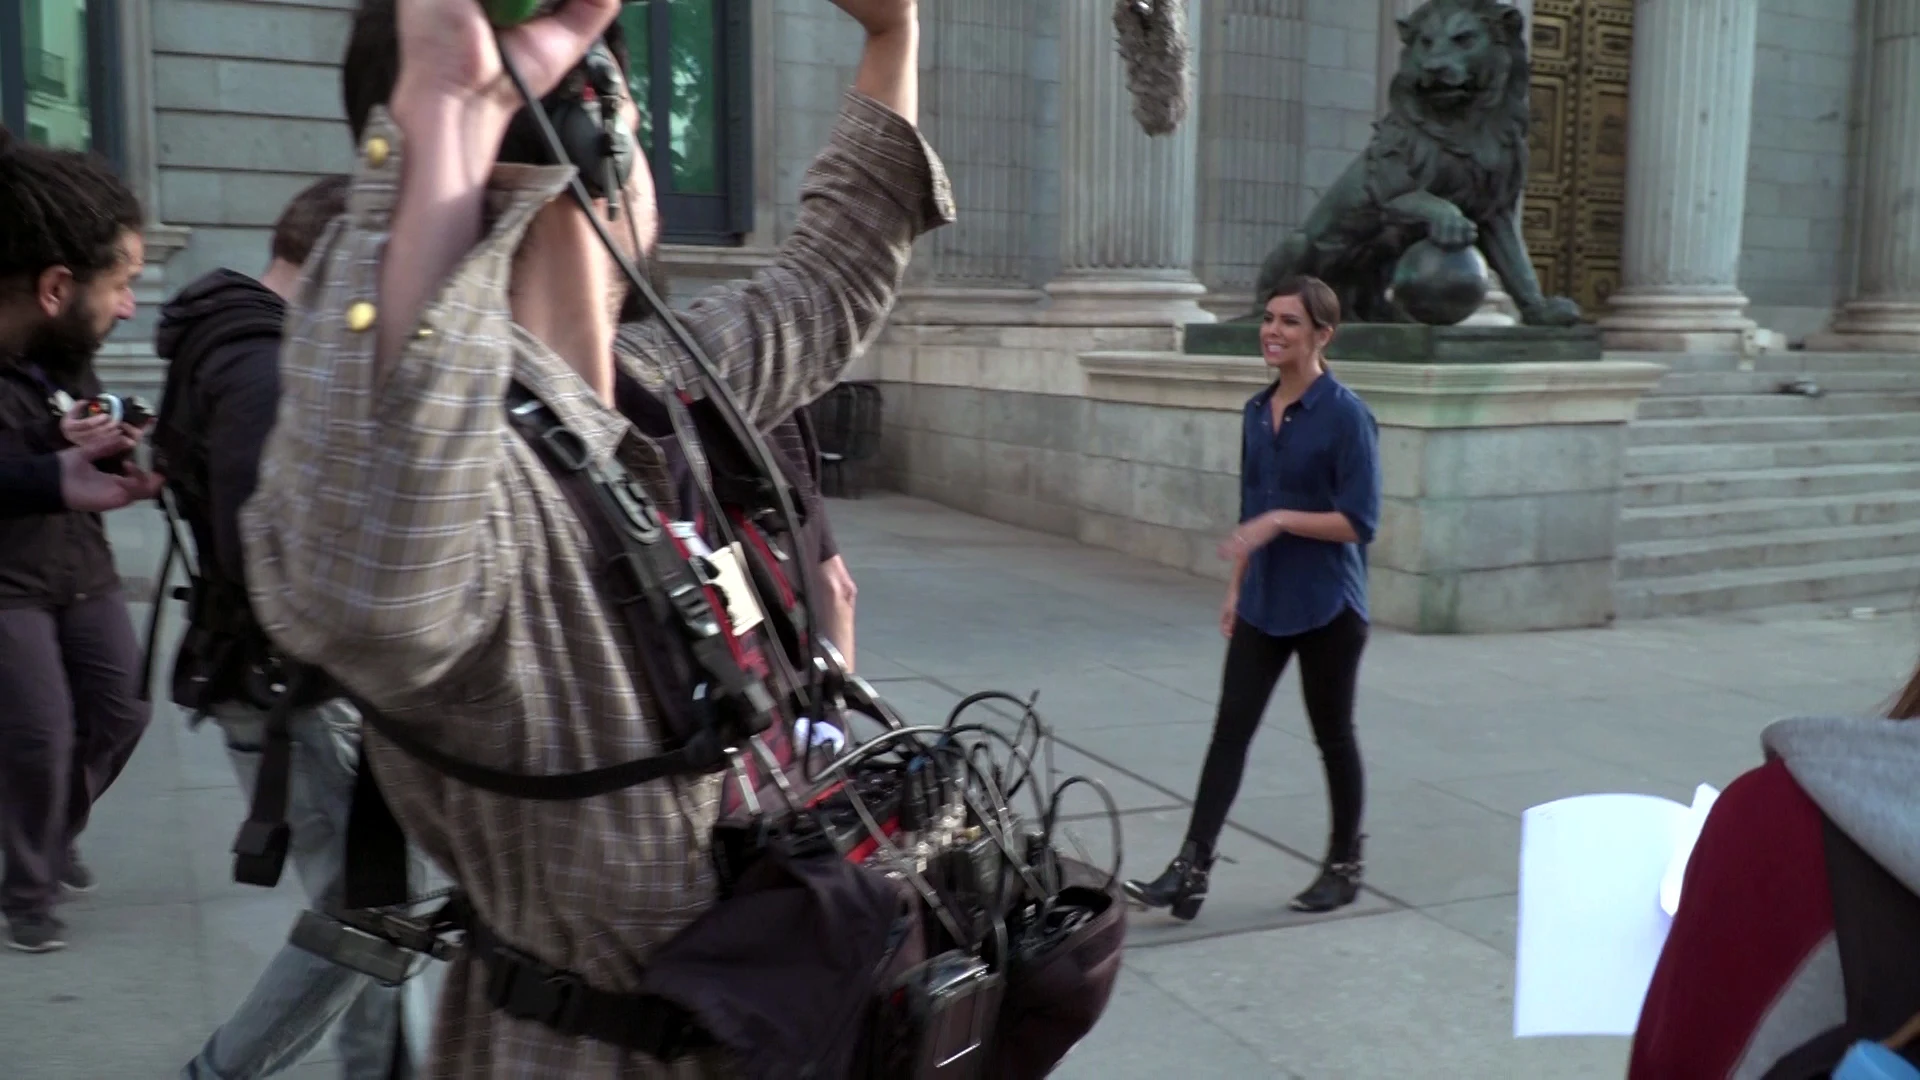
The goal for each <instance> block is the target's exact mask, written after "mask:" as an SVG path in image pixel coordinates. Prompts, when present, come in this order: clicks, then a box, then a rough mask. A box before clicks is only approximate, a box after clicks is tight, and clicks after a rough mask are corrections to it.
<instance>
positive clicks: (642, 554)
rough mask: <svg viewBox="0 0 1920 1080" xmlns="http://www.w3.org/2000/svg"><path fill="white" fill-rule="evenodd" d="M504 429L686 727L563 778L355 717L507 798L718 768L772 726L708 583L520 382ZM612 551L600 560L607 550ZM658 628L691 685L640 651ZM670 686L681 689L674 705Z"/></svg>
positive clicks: (765, 695)
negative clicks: (583, 532) (556, 497)
mask: <svg viewBox="0 0 1920 1080" xmlns="http://www.w3.org/2000/svg"><path fill="white" fill-rule="evenodd" d="M507 415H508V417H509V419H510V420H511V421H512V423H513V425H514V427H515V428H516V429H518V430H519V431H520V433H521V435H522V436H523V437H525V438H526V440H527V441H528V443H529V444H531V445H532V446H533V447H534V449H535V451H536V452H538V453H539V454H540V456H541V457H542V459H543V460H544V461H545V462H546V463H547V465H548V466H549V467H550V468H551V469H552V470H553V472H554V476H555V479H556V480H557V481H558V482H559V484H560V487H561V488H562V490H563V491H565V492H566V494H567V496H568V499H569V501H571V502H573V503H574V506H575V510H576V512H577V513H578V514H579V515H580V517H581V519H582V520H583V522H585V523H586V524H587V526H588V528H589V530H590V532H591V533H592V534H593V540H594V545H593V546H594V550H595V551H596V552H599V553H600V554H602V555H604V556H608V557H607V561H606V565H605V567H604V572H605V573H606V574H607V575H608V577H609V578H610V579H611V580H610V581H608V582H606V584H607V585H608V586H609V588H608V594H609V596H610V598H611V600H612V602H613V604H614V606H615V607H617V608H618V609H619V611H620V613H621V615H622V616H623V617H624V618H625V619H626V620H627V623H628V626H629V628H630V630H631V631H632V635H633V637H634V646H635V649H634V651H635V652H636V653H637V654H638V660H639V665H640V667H641V669H642V671H641V673H642V674H643V675H645V676H646V677H647V679H648V681H649V682H650V683H651V684H652V687H653V689H654V697H655V699H656V701H657V703H658V705H659V707H660V708H661V709H662V710H663V711H664V712H667V713H669V714H672V713H674V712H675V711H676V710H680V711H682V712H684V713H685V714H687V716H686V719H687V720H688V722H687V723H684V724H682V725H681V730H679V731H676V732H674V733H673V734H674V736H675V738H676V741H678V742H679V745H678V746H676V747H675V748H674V749H673V750H670V751H668V752H666V753H662V754H657V755H654V756H652V757H647V758H639V759H636V760H633V761H626V762H621V763H619V764H616V765H607V766H603V767H601V768H597V769H588V770H584V771H580V772H571V773H549V774H530V773H515V772H507V771H505V770H501V769H495V768H492V767H491V766H486V765H481V764H478V763H476V762H472V761H465V760H462V759H460V758H457V757H454V756H453V755H451V754H447V753H445V752H444V751H441V750H439V749H437V748H435V747H433V746H431V745H429V744H428V743H426V742H425V741H423V740H422V739H420V738H418V737H417V736H415V735H414V734H412V733H411V732H409V731H407V730H406V729H405V728H403V727H401V726H400V725H398V724H396V723H394V722H393V720H392V719H391V718H390V717H388V716H386V715H384V714H382V713H381V712H380V711H379V710H377V709H375V708H373V707H371V706H370V705H368V704H367V703H365V702H360V701H356V702H355V704H356V705H358V706H359V707H360V710H361V714H362V718H363V719H364V720H365V721H366V723H367V724H368V725H370V726H371V727H372V728H373V729H374V730H375V731H378V732H379V733H380V734H381V735H382V736H384V737H386V738H387V739H388V740H390V741H391V742H392V743H393V744H394V745H395V746H397V747H399V748H400V749H401V750H402V751H404V752H405V753H406V754H408V755H409V756H411V757H413V758H416V759H417V760H419V761H420V762H422V763H423V764H425V765H427V766H428V767H429V768H432V769H434V770H435V771H437V772H440V773H443V774H445V775H447V776H449V777H451V778H453V779H454V780H457V781H459V782H460V783H463V784H466V785H468V786H470V787H477V788H480V789H482V790H484V791H491V792H493V793H495V794H499V795H506V796H509V797H512V798H520V799H531V800H535V801H542V802H568V801H574V800H578V799H589V798H593V797H595V796H599V795H607V794H611V793H612V792H615V791H621V790H624V789H626V788H630V787H634V786H637V785H639V784H644V783H649V782H651V781H655V780H661V779H664V778H666V777H669V776H683V775H698V774H702V773H711V772H718V771H720V770H722V769H724V768H725V767H726V765H727V763H728V757H727V751H728V749H729V747H730V746H731V744H732V743H733V742H734V741H735V740H736V739H740V738H744V737H747V736H750V735H757V734H759V733H760V732H762V731H765V730H766V729H767V728H768V727H769V726H771V724H772V717H773V714H774V701H773V696H772V694H771V693H770V692H769V691H768V689H767V686H766V683H765V681H764V680H763V679H761V678H760V677H759V676H757V675H755V674H753V673H752V672H749V671H748V670H747V669H746V668H745V667H744V666H743V665H742V664H741V662H740V659H739V658H738V657H737V656H736V655H735V654H734V651H733V645H732V644H731V642H730V639H729V637H728V635H727V632H726V630H725V629H724V628H723V626H722V623H721V617H720V615H719V614H718V613H717V611H716V608H715V602H714V601H713V600H712V599H711V598H710V594H709V589H710V588H711V587H712V581H711V580H709V579H704V578H702V577H701V576H699V575H697V574H696V571H695V567H694V566H693V565H691V564H690V562H689V560H688V559H687V558H686V557H685V556H684V555H683V554H682V553H681V551H680V550H679V548H677V547H676V546H675V545H674V541H673V538H672V537H671V535H670V533H669V530H668V528H667V525H666V523H665V522H663V521H662V520H661V518H660V515H659V513H658V511H657V510H656V509H655V507H654V504H653V501H652V500H651V499H650V498H649V497H648V495H647V493H646V491H645V490H644V489H643V488H642V487H641V486H640V484H639V482H638V481H637V480H635V479H634V477H633V476H632V474H630V473H629V472H627V470H626V469H624V468H621V467H619V466H618V465H617V464H616V465H614V466H612V467H600V466H596V465H594V464H593V463H592V462H591V461H590V460H589V459H588V455H587V452H586V447H585V445H584V444H583V443H582V442H581V441H580V438H579V436H577V435H575V434H574V433H573V432H572V431H570V430H568V428H567V427H566V426H565V425H564V424H562V423H561V422H560V419H559V418H558V417H557V416H555V415H554V413H553V411H552V410H551V409H549V408H547V406H546V405H545V404H544V403H543V402H541V401H540V399H539V398H537V397H535V396H534V395H533V393H532V392H531V391H529V390H527V389H526V388H525V387H524V386H521V385H519V384H518V383H515V384H513V386H512V388H511V389H510V390H509V393H508V396H507ZM609 553H610V554H609ZM663 632H667V633H676V634H678V635H679V636H680V637H681V640H682V644H683V645H684V646H685V649H686V651H687V652H688V653H690V654H691V657H692V659H693V661H694V666H695V667H697V668H698V671H697V672H694V673H692V675H693V679H694V680H695V683H696V684H697V685H688V683H687V680H686V678H685V677H683V676H682V675H681V673H680V672H678V671H677V670H675V669H674V665H673V664H672V663H671V661H670V660H669V659H668V658H667V657H665V656H663V655H662V653H663V652H670V650H658V649H653V648H650V647H649V643H650V642H654V641H657V640H658V638H659V635H660V634H662V633H663ZM676 689H684V690H686V691H688V693H687V694H686V695H685V699H684V700H676V699H675V694H676Z"/></svg>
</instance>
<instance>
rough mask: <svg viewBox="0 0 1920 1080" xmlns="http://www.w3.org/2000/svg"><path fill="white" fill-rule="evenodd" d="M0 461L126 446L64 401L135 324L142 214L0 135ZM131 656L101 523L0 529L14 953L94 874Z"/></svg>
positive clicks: (90, 519)
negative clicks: (91, 830) (96, 811)
mask: <svg viewBox="0 0 1920 1080" xmlns="http://www.w3.org/2000/svg"><path fill="white" fill-rule="evenodd" d="M0 221H3V222H5V223H6V227H5V228H4V229H0V457H4V458H23V457H30V456H32V455H36V454H48V453H57V452H59V451H62V450H66V449H68V448H79V449H80V450H81V451H82V452H83V454H85V453H87V452H90V451H94V450H98V449H100V444H101V443H102V442H113V441H116V440H117V441H119V442H120V443H122V444H126V445H130V444H131V440H133V439H135V438H138V437H139V435H140V434H141V433H140V432H139V431H137V430H135V429H133V428H132V427H130V426H129V425H126V424H123V423H120V422H119V421H118V420H117V419H116V418H115V417H112V416H86V415H85V414H84V410H83V409H81V408H77V407H76V404H75V403H76V402H77V401H78V402H84V401H85V400H86V399H88V398H91V397H93V396H95V395H97V394H99V393H100V391H101V386H100V380H99V378H98V377H97V376H96V375H95V374H94V370H93V357H94V354H95V353H96V352H98V351H99V349H100V345H101V344H102V343H103V342H104V341H105V340H106V337H107V335H108V334H109V333H110V332H112V330H113V327H114V324H115V323H116V322H118V321H119V320H121V319H130V318H132V317H133V312H134V301H133V282H134V280H135V279H136V278H138V277H139V275H140V270H141V266H142V262H143V260H144V257H145V256H144V248H143V246H142V243H141V239H140V225H141V214H140V203H139V200H137V199H135V198H134V196H133V193H132V192H130V191H128V190H127V187H126V185H125V184H122V183H121V182H120V181H119V179H118V178H116V177H115V176H114V175H113V173H112V172H111V171H109V170H108V168H107V166H106V164H105V163H104V162H102V161H100V160H99V159H98V158H95V157H92V156H90V155H85V154H78V153H73V152H70V151H61V150H50V149H47V148H44V147H39V146H30V145H27V144H25V143H22V142H19V141H18V140H13V139H10V138H9V137H8V136H7V134H6V133H5V132H4V131H0ZM139 669H140V649H139V646H138V645H137V644H136V643H135V641H134V634H133V623H132V620H131V619H130V618H129V617H128V614H127V606H126V601H125V600H124V599H123V598H122V596H121V592H120V578H119V575H118V574H117V573H116V572H115V570H114V564H113V549H112V547H111V546H110V545H109V544H108V543H107V534H106V529H105V526H104V524H103V523H102V521H101V518H100V515H99V514H97V513H84V512H80V511H76V510H66V509H62V510H58V511H55V512H52V513H44V514H25V515H19V516H8V517H6V518H5V519H0V702H5V705H4V706H3V707H0V848H3V849H4V851H5V853H6V876H5V879H4V882H0V912H4V913H5V914H6V917H7V929H8V937H9V941H8V943H9V944H10V945H11V946H12V947H13V948H16V949H19V950H21V951H23V952H47V951H50V950H52V949H58V948H61V947H63V946H64V945H65V943H66V942H65V940H64V936H65V931H66V927H65V925H64V924H63V923H62V922H61V921H60V920H59V918H58V917H56V916H55V915H54V912H53V907H54V902H55V900H56V899H58V897H59V895H60V892H61V890H63V889H67V890H72V891H76V892H85V891H88V890H90V889H92V888H93V886H94V879H93V875H92V873H91V872H90V871H88V869H87V868H86V867H85V866H84V865H82V864H81V862H80V859H79V856H78V853H77V851H76V849H75V846H74V841H75V839H76V838H77V837H78V836H79V835H80V832H81V830H82V829H84V828H85V827H86V824H87V816H88V814H89V813H90V812H91V811H92V809H93V805H94V803H95V802H97V801H98V800H99V798H100V796H101V794H102V793H103V792H105V791H106V790H107V787H108V785H110V784H112V783H113V781H114V778H115V777H117V776H118V775H119V774H120V770H121V769H122V768H123V767H124V766H125V765H126V763H127V759H128V758H129V757H131V756H132V755H133V749H134V747H135V745H137V744H138V743H139V741H140V735H141V733H142V732H143V731H145V730H146V726H147V720H148V718H149V715H150V712H149V709H148V707H147V705H146V703H145V702H143V701H141V700H139V698H140V694H139V692H138V685H137V684H138V680H139V675H138V672H139Z"/></svg>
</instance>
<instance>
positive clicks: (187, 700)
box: [152, 270, 287, 708]
mask: <svg viewBox="0 0 1920 1080" xmlns="http://www.w3.org/2000/svg"><path fill="white" fill-rule="evenodd" d="M286 311H287V305H286V302H285V301H284V300H282V299H280V297H279V296H278V295H276V294H275V293H274V292H273V291H272V290H270V289H268V288H267V287H266V286H264V285H262V284H260V283H259V282H258V281H255V280H254V279H252V278H250V277H247V276H246V275H244V274H238V273H235V272H233V271H231V270H215V271H213V272H211V273H209V274H206V275H205V276H203V277H201V278H200V279H199V280H197V281H195V282H194V283H192V284H191V285H188V286H187V287H186V288H185V289H182V290H181V291H180V292H179V294H178V295H176V296H175V297H174V298H173V299H172V300H170V301H168V302H167V304H166V306H165V307H163V308H161V310H160V324H159V328H158V330H157V331H156V333H155V335H154V346H155V351H157V352H158V353H159V354H160V356H161V357H162V358H163V359H165V360H166V361H167V365H168V371H167V389H166V394H165V396H164V397H163V398H162V399H161V403H160V412H159V421H158V423H157V424H156V425H155V426H154V432H153V436H152V441H153V447H154V456H155V461H156V463H157V464H158V465H159V467H160V468H161V470H162V472H163V473H164V475H165V476H166V477H167V487H168V489H169V491H170V492H171V493H172V495H173V498H174V504H175V505H176V506H177V507H178V508H179V510H180V515H181V517H183V518H184V519H185V520H186V524H187V527H188V530H189V531H190V532H191V533H192V534H193V546H194V548H195V549H196V550H197V552H198V553H199V563H200V565H199V570H200V577H201V586H202V589H201V595H199V596H197V597H195V599H194V603H193V605H192V607H191V608H190V613H191V619H192V624H193V625H192V629H191V631H190V632H189V633H187V634H185V635H184V636H183V637H182V638H181V642H180V651H179V653H178V655H177V656H176V657H175V660H174V674H173V698H174V701H175V702H176V703H178V704H180V705H183V706H186V707H188V708H201V707H204V706H206V705H210V704H213V703H215V702H217V701H222V700H229V699H232V698H234V697H236V696H238V695H239V694H240V693H241V688H240V687H239V685H238V684H237V683H235V682H234V680H235V679H236V678H238V677H239V674H238V672H239V669H241V668H244V667H247V666H249V665H252V664H255V663H258V662H260V661H261V660H262V659H263V658H264V655H265V652H264V650H265V649H266V648H267V643H266V642H265V639H264V638H263V637H261V636H260V635H259V633H258V628H257V626H255V625H254V623H253V621H252V617H251V612H250V610H249V608H248V605H247V602H246V569H245V567H246V562H245V558H244V555H243V552H242V551H241V547H240V507H241V506H242V505H243V504H244V503H245V502H246V501H247V498H248V497H249V496H251V495H252V494H253V488H254V484H255V483H256V482H257V480H258V478H259V467H260V453H261V450H262V448H263V447H264V446H265V445H266V441H267V434H268V433H269V432H270V431H272V430H273V422H274V413H275V411H276V409H277V408H278V404H279V399H280V329H281V327H282V325H283V324H284V323H285V321H286ZM236 650H237V651H236Z"/></svg>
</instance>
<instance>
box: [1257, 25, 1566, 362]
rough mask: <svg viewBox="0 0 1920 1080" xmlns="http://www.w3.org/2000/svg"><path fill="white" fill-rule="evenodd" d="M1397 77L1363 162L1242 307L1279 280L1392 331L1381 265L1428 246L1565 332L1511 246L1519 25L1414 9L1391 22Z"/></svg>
mask: <svg viewBox="0 0 1920 1080" xmlns="http://www.w3.org/2000/svg"><path fill="white" fill-rule="evenodd" d="M1398 25H1399V27H1400V40H1401V42H1402V44H1403V48H1402V50H1401V53H1400V70H1399V72H1398V73H1397V74H1395V75H1394V77H1393V84H1392V89H1391V102H1392V103H1391V104H1390V105H1389V106H1388V109H1387V115H1386V116H1385V117H1383V118H1382V119H1381V120H1380V121H1378V122H1377V123H1375V124H1374V135H1373V141H1372V142H1371V143H1370V144H1368V146H1367V149H1366V152H1365V153H1363V154H1361V155H1360V156H1359V157H1357V158H1355V159H1354V161H1353V164H1351V165H1349V166H1347V170H1346V172H1344V173H1342V174H1341V176H1340V179H1339V180H1338V181H1337V182H1336V183H1335V184H1334V185H1333V187H1331V188H1329V189H1328V190H1327V193H1326V194H1325V195H1323V196H1321V198H1320V202H1319V204H1318V205H1316V206H1315V207H1314V208H1313V213H1311V214H1309V215H1308V216H1307V220H1306V223H1305V224H1303V225H1301V226H1300V228H1299V229H1298V230H1297V231H1295V232H1294V233H1293V234H1292V235H1290V236H1288V237H1287V238H1286V239H1285V240H1284V241H1282V242H1281V243H1280V244H1279V246H1277V247H1275V248H1274V249H1273V251H1272V252H1271V253H1270V254H1268V256H1267V259H1266V262H1265V264H1264V265H1262V266H1261V268H1260V277H1259V283H1258V285H1257V286H1256V288H1255V297H1256V302H1258V299H1259V298H1261V297H1264V296H1266V294H1267V292H1268V290H1269V289H1271V288H1272V286H1273V285H1274V284H1275V283H1276V282H1278V281H1279V280H1280V279H1282V278H1284V277H1286V276H1288V275H1290V274H1312V275H1313V276H1315V277H1318V278H1320V279H1322V280H1324V281H1325V282H1327V284H1329V285H1331V286H1333V289H1334V291H1335V292H1337V293H1338V294H1339V295H1340V305H1341V308H1342V314H1343V316H1344V317H1345V318H1347V319H1350V320H1354V321H1358V322H1404V321H1406V316H1405V315H1403V314H1402V313H1400V312H1399V311H1398V310H1397V309H1396V308H1395V307H1394V306H1393V304H1392V303H1391V302H1390V301H1388V300H1387V297H1386V292H1387V286H1388V285H1389V284H1390V283H1391V282H1392V280H1393V271H1394V266H1395V264H1396V263H1397V262H1398V261H1399V259H1400V256H1401V254H1402V253H1403V252H1405V251H1406V250H1407V248H1409V247H1411V246H1413V245H1414V244H1415V243H1417V242H1419V241H1420V240H1423V239H1430V240H1432V241H1433V242H1434V243H1435V244H1436V245H1438V246H1439V247H1441V248H1444V249H1447V250H1459V249H1461V248H1464V247H1466V246H1467V245H1469V244H1476V245H1478V246H1479V248H1480V251H1481V253H1482V254H1484V255H1485V256H1486V259H1487V263H1488V265H1490V266H1491V267H1492V268H1493V270H1494V271H1495V272H1496V273H1498V274H1499V275H1500V280H1501V281H1503V282H1505V284H1506V288H1507V292H1508V294H1509V295H1510V296H1512V297H1513V300H1514V303H1515V304H1516V305H1517V306H1518V307H1519V309H1520V318H1521V321H1523V322H1525V323H1527V324H1528V325H1532V326H1572V325H1573V324H1575V323H1577V322H1579V321H1580V307H1579V305H1578V304H1575V303H1574V302H1573V301H1572V300H1569V299H1567V298H1565V297H1559V296H1556V297H1546V296H1542V295H1541V293H1540V279H1539V278H1538V277H1536V276H1535V275H1534V272H1533V260H1532V259H1531V258H1530V257H1529V256H1528V255H1527V244H1526V241H1525V240H1524V239H1523V238H1522V237H1521V235H1520V221H1519V216H1518V203H1519V199H1520V193H1521V191H1522V190H1523V189H1524V188H1525V186H1526V177H1527V126H1528V111H1527V77H1528V73H1529V71H1530V68H1531V65H1529V63H1528V62H1527V42H1526V35H1525V26H1526V23H1525V19H1524V18H1523V17H1522V16H1521V14H1520V12H1519V11H1518V10H1517V9H1515V8H1514V7H1513V6H1511V5H1509V4H1504V3H1500V2H1498V0H1428V2H1427V3H1425V4H1422V5H1421V6H1420V7H1419V8H1418V9H1417V10H1415V11H1414V12H1413V14H1411V15H1409V16H1407V17H1406V18H1404V19H1401V20H1399V23H1398Z"/></svg>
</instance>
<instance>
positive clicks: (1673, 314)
mask: <svg viewBox="0 0 1920 1080" xmlns="http://www.w3.org/2000/svg"><path fill="white" fill-rule="evenodd" d="M1607 303H1608V305H1609V306H1610V307H1611V308H1612V310H1611V311H1609V312H1608V313H1607V314H1605V315H1603V316H1601V317H1600V319H1599V326H1600V336H1601V340H1602V341H1603V342H1604V343H1605V344H1606V347H1607V348H1609V349H1621V350H1626V351H1632V352H1721V353H1730V352H1731V353H1746V352H1764V351H1767V350H1770V349H1779V348H1785V347H1786V342H1785V341H1784V340H1781V339H1780V336H1779V335H1778V334H1774V333H1773V332H1772V331H1767V330H1761V329H1760V328H1759V327H1758V326H1757V325H1756V324H1755V323H1754V321H1753V320H1752V319H1749V318H1747V317H1746V314H1745V312H1746V309H1747V298H1746V297H1745V296H1744V295H1742V294H1741V293H1740V291H1739V290H1737V289H1731V288H1728V289H1713V290H1698V291H1692V290H1683V289H1663V288H1650V289H1622V290H1620V291H1618V292H1616V293H1614V294H1613V295H1612V296H1611V297H1610V298H1609V299H1608V301H1607Z"/></svg>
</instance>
